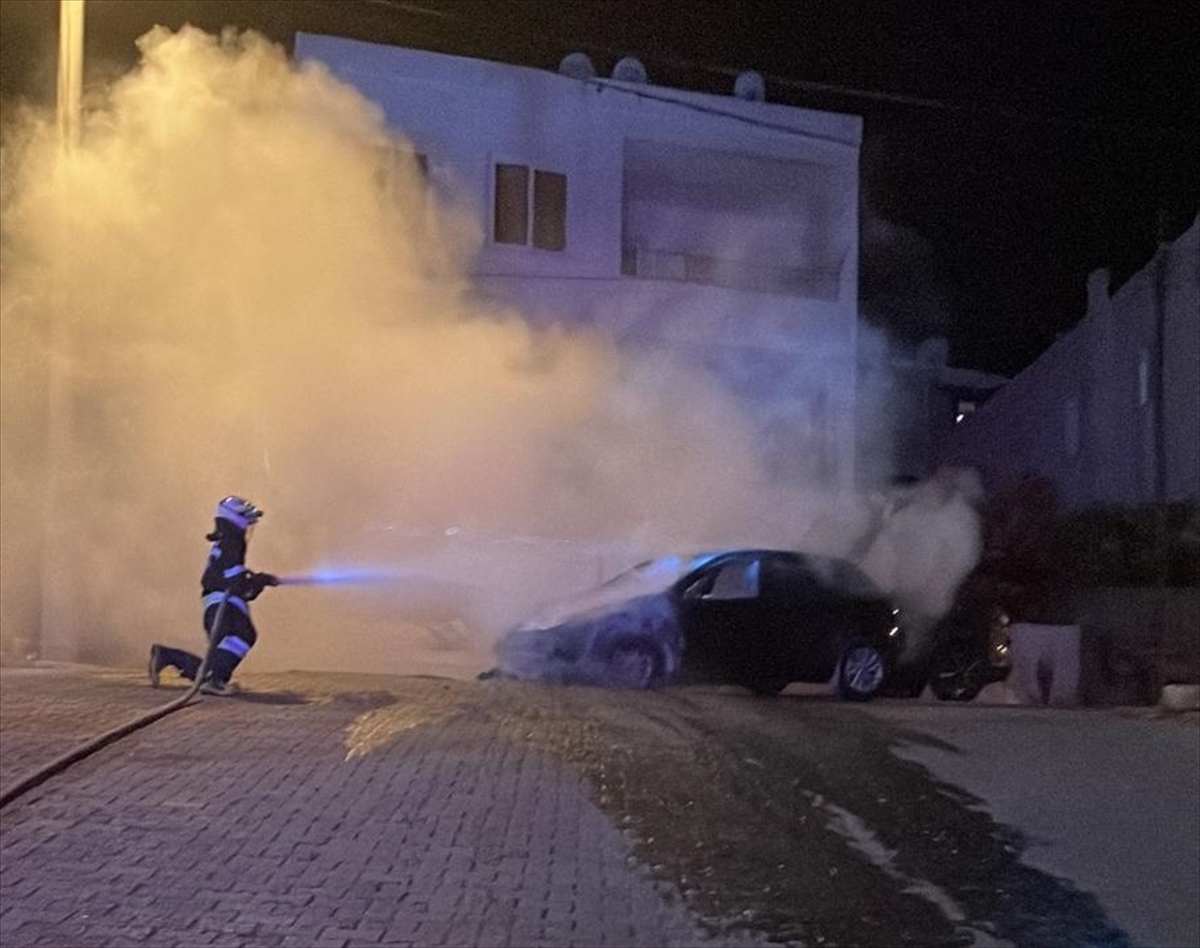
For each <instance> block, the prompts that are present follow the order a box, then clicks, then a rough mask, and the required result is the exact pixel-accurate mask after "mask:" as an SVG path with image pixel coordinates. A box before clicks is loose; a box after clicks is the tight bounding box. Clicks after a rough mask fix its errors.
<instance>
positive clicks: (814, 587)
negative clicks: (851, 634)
mask: <svg viewBox="0 0 1200 948" xmlns="http://www.w3.org/2000/svg"><path fill="white" fill-rule="evenodd" d="M758 614H759V617H758V620H757V621H758V624H759V627H760V628H761V630H762V633H761V634H762V642H761V645H760V647H761V649H762V655H761V663H762V665H763V667H764V668H767V669H772V670H773V673H774V674H775V676H776V677H777V678H778V679H779V680H786V681H823V680H827V679H828V677H829V674H831V672H828V671H827V669H826V665H827V662H826V648H825V639H826V638H827V637H828V635H829V629H828V625H829V622H828V618H829V617H828V603H827V602H826V592H825V589H824V587H823V586H822V585H821V584H820V582H819V581H818V580H817V578H816V576H814V575H813V573H812V571H811V570H810V569H809V568H808V566H807V564H806V563H805V562H804V560H803V559H802V558H801V557H798V556H792V555H788V554H778V555H770V556H765V557H764V558H763V559H762V563H761V568H760V588H759V599H758Z"/></svg>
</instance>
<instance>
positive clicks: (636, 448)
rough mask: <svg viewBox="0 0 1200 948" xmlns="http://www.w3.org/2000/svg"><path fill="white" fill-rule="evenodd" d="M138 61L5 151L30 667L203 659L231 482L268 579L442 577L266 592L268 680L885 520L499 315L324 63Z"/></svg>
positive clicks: (708, 412) (11, 560) (157, 47)
mask: <svg viewBox="0 0 1200 948" xmlns="http://www.w3.org/2000/svg"><path fill="white" fill-rule="evenodd" d="M139 46H140V49H141V52H142V62H141V65H140V67H139V68H138V69H137V70H136V71H135V72H133V73H131V74H130V75H128V76H126V77H124V78H122V79H121V80H120V81H118V82H117V83H115V84H114V85H113V86H112V87H111V88H110V89H108V90H107V92H106V94H105V95H103V96H96V95H95V94H93V98H98V100H99V104H98V105H97V107H96V108H94V109H93V110H91V111H89V112H88V114H87V115H85V117H84V126H83V134H82V142H83V144H82V146H81V147H80V148H79V149H78V150H77V151H75V152H74V153H71V154H64V153H63V152H62V151H61V150H60V148H59V143H58V140H57V137H56V133H55V128H54V124H53V122H52V121H50V120H49V119H48V118H47V117H40V118H39V117H37V116H33V117H31V119H30V120H29V121H28V122H26V123H24V124H23V125H22V126H21V127H20V128H19V129H6V130H5V133H6V134H5V151H4V165H5V167H4V171H5V183H4V189H5V190H4V195H3V199H4V218H3V241H4V243H3V247H4V256H3V269H4V279H3V287H2V294H3V298H2V315H3V330H4V346H3V374H4V393H3V394H4V405H3V409H4V410H3V427H2V434H3V457H2V478H3V479H2V487H3V500H4V525H3V526H4V550H3V558H2V563H0V565H2V568H3V580H4V590H5V595H4V615H3V626H4V634H5V637H6V639H12V638H15V637H17V636H18V635H19V636H20V637H22V638H26V639H36V638H37V636H36V635H35V634H34V633H33V627H34V626H35V625H36V624H38V623H39V622H41V624H42V638H43V642H42V645H43V653H44V654H48V655H51V657H76V658H83V659H89V660H102V661H111V662H115V661H127V660H132V659H134V658H135V657H136V656H138V655H140V654H141V653H142V651H143V650H144V648H145V646H146V645H147V644H148V643H149V642H151V641H154V640H166V641H170V642H173V643H175V644H180V645H187V644H189V643H190V644H191V645H193V646H194V647H199V646H201V645H202V642H201V641H200V638H199V636H200V632H199V608H198V605H199V604H198V595H197V594H198V591H199V590H198V579H199V575H200V572H201V568H202V567H203V565H204V562H203V561H204V556H205V554H206V553H207V545H206V544H205V543H204V540H203V535H204V533H205V532H206V531H207V530H208V529H209V526H210V517H211V509H212V507H213V504H214V502H215V501H216V500H217V499H218V498H220V497H221V496H223V495H225V494H228V493H240V494H242V495H244V496H248V497H250V498H251V499H252V500H254V501H255V502H256V503H258V504H259V505H260V506H262V507H264V508H265V509H266V510H267V516H266V518H265V520H264V522H263V524H262V525H261V526H259V527H258V528H256V530H257V535H256V536H255V537H254V539H253V541H252V543H251V549H250V557H249V559H250V564H251V566H253V567H256V568H260V569H268V570H271V571H274V572H278V573H284V574H286V573H288V572H298V573H299V572H307V571H309V570H311V569H314V568H317V567H318V566H320V565H327V564H334V565H342V566H351V567H357V566H370V565H375V564H384V565H391V564H395V563H397V562H413V561H419V562H420V563H422V564H424V565H426V566H429V565H430V564H432V566H433V567H435V568H436V569H437V570H439V571H440V573H439V575H440V576H441V579H442V581H441V582H439V583H438V584H435V585H436V590H435V591H434V592H431V593H429V594H428V595H426V594H425V593H426V590H424V589H422V588H418V587H416V586H411V585H410V586H407V587H404V588H402V589H399V590H396V591H393V592H394V593H398V594H389V593H388V592H387V591H386V590H382V589H379V588H378V587H372V589H371V590H370V591H369V593H368V592H363V591H361V590H351V589H349V588H347V590H345V591H336V590H331V589H327V588H326V589H318V588H311V589H308V590H305V589H301V588H295V587H294V588H291V589H288V590H279V591H269V592H268V593H266V594H265V595H264V596H263V598H262V599H260V600H259V605H258V611H257V612H256V619H257V620H258V623H259V625H260V626H261V627H262V631H263V634H262V637H261V638H260V643H261V644H260V645H259V647H258V648H256V650H255V652H254V658H255V660H256V661H257V664H258V667H263V666H275V667H280V666H283V667H295V666H298V665H309V666H313V665H316V666H318V667H334V668H346V669H368V670H396V671H403V670H409V669H411V668H412V667H413V666H412V661H413V660H415V659H414V656H415V654H416V652H417V651H419V650H420V649H426V650H428V649H430V648H433V649H438V648H446V649H459V650H465V651H467V652H471V653H473V654H474V653H479V654H481V655H484V656H486V652H487V651H488V648H489V647H490V640H491V637H492V636H493V635H494V634H495V632H497V631H499V629H500V628H501V627H502V626H503V625H504V623H505V622H507V621H509V620H510V619H511V618H512V617H513V615H514V614H515V612H516V611H518V610H519V609H520V608H522V607H524V606H527V605H528V604H530V603H532V602H535V601H538V600H542V599H546V598H549V597H550V595H552V594H554V593H556V592H560V591H572V590H570V589H567V588H566V587H567V586H569V585H571V584H575V585H576V586H577V585H578V584H579V583H580V582H581V577H584V576H586V577H587V578H589V579H594V580H598V579H601V578H603V576H604V574H605V573H607V572H610V571H611V572H615V571H616V570H617V569H620V568H623V567H624V566H626V565H629V563H631V562H633V561H634V559H632V557H634V556H637V557H641V556H643V555H645V554H647V553H650V552H659V551H661V550H663V549H672V548H675V547H678V546H681V545H682V546H684V547H687V548H694V547H698V546H703V545H708V544H718V543H720V544H740V543H751V542H754V543H760V544H763V545H784V546H802V545H804V543H805V538H807V539H809V540H812V541H813V542H816V540H817V538H818V534H820V532H821V530H820V528H819V527H818V526H817V520H818V515H821V516H825V517H826V522H830V518H829V515H828V513H827V512H828V511H830V510H846V511H849V512H850V513H848V514H847V516H846V517H844V518H843V517H841V515H840V514H839V515H837V516H834V517H833V520H838V521H839V523H841V522H842V521H844V523H842V526H847V527H848V529H847V530H845V531H843V532H842V533H841V534H840V536H839V537H837V538H833V537H825V538H821V539H820V542H821V543H822V544H823V545H824V546H826V547H827V548H829V547H835V546H840V547H844V548H845V550H849V549H850V548H852V547H853V542H854V540H855V539H857V538H859V537H860V535H861V532H862V530H867V529H870V528H871V525H872V519H871V508H870V505H869V503H868V502H867V501H865V500H862V499H858V498H841V499H840V500H837V501H833V500H831V499H830V498H828V497H826V496H824V495H823V494H820V493H818V492H816V491H812V490H809V489H807V488H806V487H805V486H804V485H795V484H793V485H785V486H781V485H778V484H773V483H771V481H770V478H769V477H768V476H767V474H766V473H764V465H763V463H762V459H761V456H760V455H761V452H760V450H759V446H758V445H756V444H755V441H754V438H753V437H752V436H751V435H750V434H749V433H748V432H750V431H752V430H753V426H751V425H748V424H746V423H745V422H746V416H745V410H744V409H743V408H742V407H741V406H740V404H739V403H738V402H737V401H736V400H735V399H734V398H733V397H732V396H730V395H729V394H728V393H727V392H726V391H725V390H724V389H723V388H722V387H721V386H719V385H718V384H716V383H714V382H713V381H712V380H711V379H709V378H708V377H707V376H705V375H702V374H700V373H698V372H697V371H696V370H693V369H686V368H684V367H681V366H680V365H679V364H676V363H675V362H674V361H673V360H671V359H670V358H669V357H667V356H664V355H662V354H659V355H656V356H653V357H651V356H648V355H643V356H638V357H635V356H632V355H630V354H629V353H627V352H622V351H619V350H618V349H617V348H616V347H615V346H614V345H613V344H612V343H611V342H609V341H606V340H605V339H603V338H600V337H599V336H597V335H594V334H591V333H586V332H582V331H580V332H566V331H562V330H558V331H555V330H547V331H541V330H535V329H533V328H531V327H530V325H529V324H528V323H527V322H526V321H524V320H523V319H522V318H521V317H520V314H518V313H514V312H510V311H505V310H501V309H497V308H496V307H493V306H486V307H485V306H483V305H481V304H479V303H478V302H477V301H476V300H475V297H474V295H473V294H472V292H471V286H470V284H469V281H468V279H467V278H466V276H465V274H466V273H467V272H468V271H469V264H470V260H469V257H468V254H469V252H470V249H469V248H471V247H473V246H475V245H477V241H478V235H477V234H476V233H475V232H474V230H473V227H474V225H473V224H472V223H471V222H470V221H469V220H467V219H464V218H461V217H459V216H458V215H456V214H455V213H454V212H452V211H451V210H449V209H447V208H445V207H441V206H439V205H437V203H436V200H435V198H434V197H433V196H432V195H431V194H429V193H427V192H426V191H425V189H424V188H423V187H422V185H421V183H420V179H419V175H417V173H416V170H415V167H414V168H412V169H408V173H407V174H403V173H402V176H401V180H400V181H399V182H396V183H395V194H394V200H393V201H384V200H381V191H380V179H379V173H380V164H379V155H380V154H381V149H384V148H388V147H391V146H393V145H396V144H401V145H402V144H403V143H397V142H396V141H395V140H394V139H393V138H392V136H391V135H390V134H389V132H388V131H387V129H386V128H385V125H384V122H383V119H382V116H381V114H380V112H379V111H378V109H376V108H375V107H374V106H373V105H372V104H370V103H369V102H367V101H365V100H364V99H363V98H362V97H361V96H360V95H359V94H358V93H357V92H356V91H354V90H353V89H351V88H349V87H347V86H345V85H343V84H341V83H339V82H337V81H335V80H334V79H332V78H331V77H330V76H329V75H328V73H327V72H326V71H325V70H324V69H323V68H320V67H318V66H313V65H306V66H303V67H296V66H295V65H294V64H293V63H291V62H289V61H288V59H287V57H286V55H285V54H284V52H283V50H282V49H281V48H279V47H278V46H275V45H273V44H271V43H269V42H267V41H266V40H264V39H263V38H262V37H260V36H258V35H256V34H254V33H243V34H238V33H235V32H232V31H230V32H226V33H225V34H223V35H222V36H221V37H215V36H211V35H208V34H205V33H203V32H201V31H198V30H195V29H192V28H184V29H182V30H180V31H179V32H177V33H172V32H170V31H167V30H165V29H161V28H158V29H155V30H154V31H152V32H150V33H148V34H147V35H146V36H145V37H143V38H142V40H141V41H140V43H139ZM570 316H571V314H570V313H564V314H563V320H562V322H564V323H565V324H567V325H570V324H571V319H570ZM931 512H933V513H936V512H937V511H931ZM855 530H858V532H854V531H855ZM846 537H849V539H848V540H847V539H846ZM843 541H845V542H843ZM43 542H44V543H45V546H44V548H43V547H42V544H43ZM598 551H599V552H598ZM625 557H630V558H629V559H625ZM39 562H40V563H41V564H42V568H40V569H39V568H38V567H37V565H36V564H37V563H39ZM910 580H911V577H908V576H907V575H906V576H903V577H901V576H897V577H896V581H897V582H902V583H907V582H909V581H910ZM456 597H457V601H454V602H451V601H450V600H455V598H456ZM455 609H457V610H458V611H459V613H461V614H460V615H457V616H454V615H453V613H454V611H455ZM447 616H452V618H447ZM56 652H57V655H55V653H56ZM487 660H488V659H487V658H486V657H482V658H480V659H479V661H481V662H486V661H487Z"/></svg>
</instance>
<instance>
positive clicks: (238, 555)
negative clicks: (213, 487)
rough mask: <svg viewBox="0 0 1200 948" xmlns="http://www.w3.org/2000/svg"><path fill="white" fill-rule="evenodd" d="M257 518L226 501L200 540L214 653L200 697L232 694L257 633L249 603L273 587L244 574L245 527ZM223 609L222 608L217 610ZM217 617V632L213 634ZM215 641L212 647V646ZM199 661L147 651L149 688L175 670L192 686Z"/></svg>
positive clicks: (243, 503) (244, 506) (158, 648)
mask: <svg viewBox="0 0 1200 948" xmlns="http://www.w3.org/2000/svg"><path fill="white" fill-rule="evenodd" d="M262 515H263V512H262V511H261V510H259V509H258V508H257V507H255V506H254V504H252V503H250V501H248V500H243V499H242V498H241V497H232V496H231V497H226V498H225V499H224V500H222V501H221V502H220V503H218V504H217V510H216V527H215V528H214V529H213V532H212V533H210V534H208V536H207V537H206V538H205V539H207V540H210V541H212V549H211V550H210V551H209V554H208V564H207V565H206V566H205V568H204V574H203V575H202V576H201V577H200V594H201V597H202V599H201V603H202V605H203V608H204V631H205V632H207V633H208V636H209V641H210V643H211V644H212V645H215V648H210V652H211V656H212V657H211V658H210V659H209V665H208V669H207V672H206V674H205V676H204V681H203V682H202V683H201V685H200V691H201V692H202V693H204V694H208V695H227V694H230V693H231V691H232V687H231V685H230V683H229V679H230V678H231V677H233V671H234V669H235V668H237V666H238V664H239V663H240V662H241V660H242V659H243V658H245V657H246V654H247V653H248V652H249V651H250V649H251V648H253V646H254V642H255V639H256V638H257V633H256V632H255V631H254V623H253V622H251V621H250V602H251V600H253V599H255V598H256V597H257V596H258V594H259V593H261V592H262V591H263V589H264V588H265V587H266V586H277V585H279V580H278V578H277V577H275V576H273V575H272V574H271V573H255V572H252V571H251V570H249V569H247V568H246V541H247V539H248V536H249V532H250V529H251V527H253V526H254V524H256V523H257V522H258V520H259V518H260V517H262ZM222 604H224V608H222ZM218 615H219V616H220V620H221V627H220V628H219V629H215V630H214V628H213V626H214V624H215V623H216V621H217V618H218ZM214 636H216V641H215V642H214V641H213V638H214ZM202 664H203V659H201V658H200V656H198V655H193V654H192V653H191V652H188V651H185V650H183V649H179V648H171V647H169V646H166V645H159V644H155V645H152V646H150V665H149V671H150V684H151V686H152V687H154V688H157V687H158V681H159V674H160V673H161V672H162V671H163V669H165V668H176V669H178V671H179V673H180V674H181V675H182V676H183V677H184V678H186V679H188V680H189V681H195V680H196V675H197V673H199V671H200V666H201V665H202Z"/></svg>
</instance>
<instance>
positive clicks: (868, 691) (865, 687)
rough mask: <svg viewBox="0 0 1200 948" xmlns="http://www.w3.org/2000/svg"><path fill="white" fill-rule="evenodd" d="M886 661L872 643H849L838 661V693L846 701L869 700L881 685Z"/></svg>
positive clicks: (885, 671)
mask: <svg viewBox="0 0 1200 948" xmlns="http://www.w3.org/2000/svg"><path fill="white" fill-rule="evenodd" d="M886 674H887V663H886V662H885V661H884V658H883V653H881V652H880V651H879V649H877V648H876V647H875V646H874V645H868V644H866V643H860V644H858V645H851V646H850V647H849V648H848V649H846V651H845V652H843V653H842V660H841V661H840V662H838V676H837V681H838V693H839V694H840V695H841V696H842V697H843V698H845V699H846V700H848V701H870V700H871V699H872V698H874V697H875V694H876V692H878V691H879V689H880V688H881V687H883V679H884V677H885V676H886Z"/></svg>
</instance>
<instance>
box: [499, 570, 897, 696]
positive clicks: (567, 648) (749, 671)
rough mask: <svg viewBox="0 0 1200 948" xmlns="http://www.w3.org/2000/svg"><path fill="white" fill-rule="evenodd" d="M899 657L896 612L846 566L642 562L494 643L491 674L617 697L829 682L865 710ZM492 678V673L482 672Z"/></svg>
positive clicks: (775, 688)
mask: <svg viewBox="0 0 1200 948" xmlns="http://www.w3.org/2000/svg"><path fill="white" fill-rule="evenodd" d="M901 647H902V642H901V634H900V628H899V622H898V614H897V611H896V610H895V609H894V608H893V606H892V603H891V602H890V601H889V600H888V599H887V597H885V596H884V595H882V594H881V593H880V592H879V591H878V589H877V588H876V587H875V586H874V585H873V584H872V583H871V582H870V580H869V579H867V577H866V576H864V575H863V574H862V573H861V572H860V571H859V570H858V569H857V568H856V567H854V566H852V565H851V564H849V563H846V562H844V561H841V560H836V559H829V558H825V557H818V556H811V555H807V554H802V553H796V552H792V551H787V550H755V549H739V550H726V551H723V552H719V553H705V554H701V555H698V556H690V557H681V556H668V557H661V558H659V559H654V560H648V561H646V562H644V563H641V564H639V565H638V566H635V567H634V568H633V569H631V570H627V571H626V572H624V573H622V574H620V575H618V576H616V577H614V578H613V579H611V580H609V582H607V583H605V584H604V585H603V586H601V587H599V588H597V589H595V590H592V591H590V592H588V593H585V594H584V595H582V596H577V597H574V598H572V599H570V600H567V601H565V602H562V603H559V604H557V605H556V606H554V607H552V608H551V609H550V610H548V611H547V612H546V613H545V614H543V615H542V616H539V617H538V618H536V619H533V620H531V621H529V622H526V623H524V624H522V625H521V626H519V627H518V628H516V629H514V630H513V631H511V632H510V633H509V634H508V635H507V636H505V637H504V639H503V640H502V641H501V643H500V648H499V654H500V659H501V664H500V666H499V668H498V669H496V670H495V672H494V674H499V675H504V676H507V677H514V678H525V679H540V680H550V681H562V682H576V683H585V684H598V685H609V686H615V687H626V688H653V687H660V686H662V685H665V684H670V683H676V682H699V681H703V682H710V683H732V684H738V685H743V686H745V687H747V688H750V689H752V690H754V691H756V692H759V693H764V694H775V693H777V692H779V691H781V690H782V689H783V688H784V687H786V686H787V685H788V684H789V683H791V682H810V683H823V682H829V681H833V680H835V679H836V684H837V687H838V691H839V693H840V694H841V695H842V696H843V697H845V698H848V699H851V700H860V701H861V700H868V699H870V698H872V697H873V696H874V695H875V694H876V692H878V691H879V689H880V688H881V687H882V685H883V683H884V681H885V679H886V677H887V674H888V671H889V669H890V668H891V667H893V665H894V663H895V660H896V658H897V656H898V655H899V652H900V649H901ZM489 674H493V673H489Z"/></svg>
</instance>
